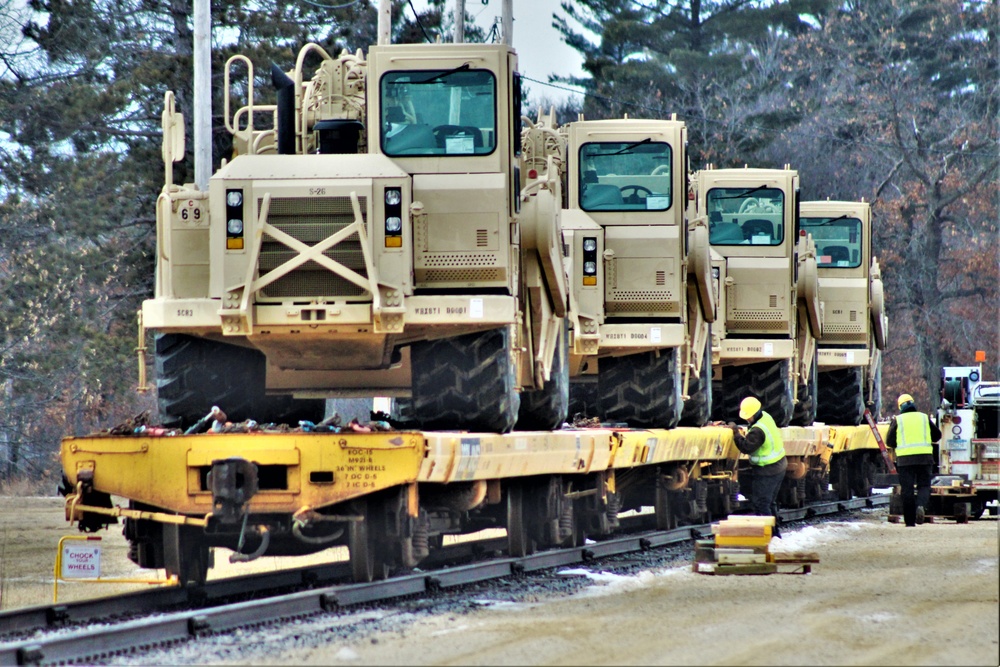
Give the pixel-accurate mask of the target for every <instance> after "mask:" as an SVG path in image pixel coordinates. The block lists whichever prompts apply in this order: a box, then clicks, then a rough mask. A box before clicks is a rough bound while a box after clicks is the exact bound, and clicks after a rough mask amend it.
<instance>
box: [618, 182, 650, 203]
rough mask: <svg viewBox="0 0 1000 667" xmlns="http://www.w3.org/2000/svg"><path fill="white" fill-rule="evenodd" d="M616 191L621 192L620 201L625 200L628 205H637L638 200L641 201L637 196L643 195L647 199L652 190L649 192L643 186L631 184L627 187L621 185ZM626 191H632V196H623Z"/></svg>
mask: <svg viewBox="0 0 1000 667" xmlns="http://www.w3.org/2000/svg"><path fill="white" fill-rule="evenodd" d="M618 189H619V190H621V193H622V199H623V200H625V201H627V202H629V203H632V204H638V203H639V199H641V197H640V196H639V195H640V194H645V196H646V197H648V196H649V195H651V194H653V191H652V190H650V189H649V188H647V187H645V186H642V185H631V184H629V185H623V186H621V187H620V188H618ZM626 190H632V194H631V195H626V194H625V191H626Z"/></svg>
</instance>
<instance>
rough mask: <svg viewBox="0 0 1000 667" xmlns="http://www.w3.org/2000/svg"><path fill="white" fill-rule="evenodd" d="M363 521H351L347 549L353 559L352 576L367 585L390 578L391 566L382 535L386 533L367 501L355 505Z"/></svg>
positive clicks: (377, 515) (376, 513)
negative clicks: (387, 558) (381, 538)
mask: <svg viewBox="0 0 1000 667" xmlns="http://www.w3.org/2000/svg"><path fill="white" fill-rule="evenodd" d="M355 513H356V514H359V515H361V516H362V517H363V519H362V520H361V521H351V522H350V528H349V529H348V533H347V549H348V552H349V554H350V559H351V576H352V577H353V579H354V581H356V582H358V583H367V582H369V581H375V580H379V579H386V578H388V576H389V564H388V562H387V561H386V557H385V556H386V553H385V548H384V545H383V544H382V540H380V539H379V537H380V535H381V534H382V533H383V532H384V531H383V530H382V528H383V526H381V525H380V522H379V521H378V518H379V514H378V512H372V511H370V508H369V506H368V502H367V501H363V500H362V501H358V502H357V503H356V504H355Z"/></svg>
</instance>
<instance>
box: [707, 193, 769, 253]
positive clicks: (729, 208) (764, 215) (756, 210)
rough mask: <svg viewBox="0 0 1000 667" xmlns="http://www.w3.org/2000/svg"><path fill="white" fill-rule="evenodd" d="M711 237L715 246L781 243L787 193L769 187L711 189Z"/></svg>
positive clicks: (709, 223) (709, 198)
mask: <svg viewBox="0 0 1000 667" xmlns="http://www.w3.org/2000/svg"><path fill="white" fill-rule="evenodd" d="M706 208H707V210H708V229H709V237H708V240H709V242H710V243H711V244H712V245H768V246H773V245H781V242H782V241H783V240H784V238H785V225H784V220H785V195H784V193H783V192H782V191H781V190H779V189H778V188H769V187H767V186H763V185H761V186H759V187H739V188H712V189H711V190H709V191H708V203H707V207H706Z"/></svg>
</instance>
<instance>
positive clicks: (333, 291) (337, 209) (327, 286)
mask: <svg viewBox="0 0 1000 667" xmlns="http://www.w3.org/2000/svg"><path fill="white" fill-rule="evenodd" d="M262 203H263V200H261V199H258V200H257V212H258V214H259V213H260V208H261V205H262ZM358 203H359V204H360V207H361V215H362V216H366V215H367V203H368V202H367V197H358ZM267 221H268V222H269V223H270V224H271V225H272V226H274V227H275V228H277V229H280V230H281V231H283V232H285V233H286V234H288V235H289V236H291V237H292V238H295V239H297V240H299V241H302V242H303V243H304V244H306V245H308V246H313V245H316V244H317V243H319V242H320V241H322V240H323V239H325V238H327V237H328V236H330V235H332V234H335V233H336V232H338V231H340V230H341V229H343V228H344V227H346V226H348V225H349V224H351V223H352V222H354V210H353V208H352V207H351V198H350V197H324V198H309V199H298V198H294V197H276V198H274V199H272V200H271V208H270V211H269V213H268V219H267ZM297 254H298V253H296V252H295V251H294V250H292V249H291V248H289V247H288V246H286V245H285V244H283V243H280V242H278V241H275V240H273V239H271V238H270V237H268V236H266V235H265V236H264V241H263V243H262V244H261V249H260V259H259V262H258V267H259V269H260V273H261V275H263V274H265V273H267V272H268V271H270V270H272V269H274V268H276V267H278V266H281V264H283V263H284V262H286V261H288V260H289V259H292V258H294V257H296V256H297ZM323 254H324V255H325V256H327V257H329V258H330V259H332V260H333V261H335V262H337V263H338V264H341V265H343V266H345V267H346V268H348V269H351V270H352V271H355V272H357V273H359V274H361V275H362V276H365V277H366V278H367V277H368V273H367V271H366V270H365V260H364V254H363V253H362V251H361V243H360V241H359V240H358V237H357V236H355V235H352V236H350V237H348V238H347V239H345V240H343V241H341V242H340V243H338V244H337V245H335V246H334V247H333V248H330V249H329V250H327V251H325V252H324V253H323ZM365 294H366V291H365V290H363V289H362V288H360V287H358V286H357V285H355V284H354V283H352V282H350V281H349V280H345V279H344V278H341V277H340V276H338V275H337V274H335V273H332V272H330V271H328V270H327V269H325V268H323V267H322V266H320V265H319V264H317V263H316V262H312V261H310V262H306V263H305V264H303V265H301V266H299V267H296V268H295V269H294V270H293V271H292V272H291V273H289V274H288V275H286V276H284V277H282V278H279V279H278V280H276V281H274V282H273V283H271V284H270V285H268V286H267V287H265V288H264V289H263V290H261V297H263V298H270V299H288V298H299V297H324V296H330V297H344V296H346V297H357V296H364V295H365Z"/></svg>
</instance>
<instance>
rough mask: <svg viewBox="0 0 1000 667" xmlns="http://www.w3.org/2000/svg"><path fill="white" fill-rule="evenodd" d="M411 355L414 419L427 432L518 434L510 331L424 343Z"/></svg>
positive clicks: (416, 346)
mask: <svg viewBox="0 0 1000 667" xmlns="http://www.w3.org/2000/svg"><path fill="white" fill-rule="evenodd" d="M410 352H411V354H410V363H411V366H412V370H413V417H414V419H415V420H416V421H417V422H418V423H419V424H420V426H421V427H422V428H425V429H435V428H444V429H462V430H469V431H489V432H492V433H506V432H508V431H510V430H511V429H512V428H514V422H515V421H517V414H518V407H519V405H520V396H519V394H518V393H517V391H516V390H515V389H514V387H515V386H516V379H515V368H514V361H513V359H512V357H511V353H510V352H511V337H510V329H509V328H507V327H502V328H499V329H490V330H489V331H483V332H480V333H472V334H466V335H464V336H457V337H455V338H444V339H440V340H432V341H421V342H419V343H414V344H413V346H412V348H411V350H410Z"/></svg>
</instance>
